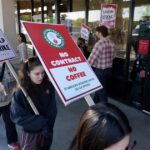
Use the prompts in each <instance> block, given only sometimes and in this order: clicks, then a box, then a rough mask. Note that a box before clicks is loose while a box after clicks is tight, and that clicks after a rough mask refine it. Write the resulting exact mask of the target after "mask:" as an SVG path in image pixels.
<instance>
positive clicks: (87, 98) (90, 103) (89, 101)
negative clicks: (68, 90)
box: [84, 95, 95, 106]
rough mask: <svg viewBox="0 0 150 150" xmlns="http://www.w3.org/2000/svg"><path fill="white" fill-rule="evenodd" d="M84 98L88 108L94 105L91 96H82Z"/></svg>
mask: <svg viewBox="0 0 150 150" xmlns="http://www.w3.org/2000/svg"><path fill="white" fill-rule="evenodd" d="M84 98H85V100H86V102H87V103H88V105H89V106H93V105H95V103H94V101H93V99H92V97H91V95H86V96H84Z"/></svg>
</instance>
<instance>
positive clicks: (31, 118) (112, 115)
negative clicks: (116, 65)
mask: <svg viewBox="0 0 150 150" xmlns="http://www.w3.org/2000/svg"><path fill="white" fill-rule="evenodd" d="M96 35H97V37H98V38H99V40H98V42H97V43H96V44H95V46H94V47H93V50H92V52H91V54H90V55H89V53H86V52H85V51H86V46H85V41H84V40H83V39H82V38H79V39H78V42H77V44H78V46H79V48H81V50H82V51H83V53H84V54H85V57H86V58H87V59H88V62H89V64H90V65H91V67H92V68H93V70H94V72H95V74H96V75H97V77H98V79H99V80H100V82H101V83H102V85H103V89H102V90H100V91H97V92H96V93H95V96H94V102H95V103H96V104H95V105H94V106H91V107H89V108H88V109H87V110H86V111H85V112H84V114H83V115H82V117H81V119H80V122H79V125H78V127H77V132H76V135H75V137H74V138H73V141H72V143H71V144H70V147H69V149H70V150H129V143H130V135H131V132H132V129H131V126H130V124H129V122H128V119H127V117H126V116H125V114H124V113H123V112H122V111H121V110H120V109H119V108H117V107H116V106H114V105H112V104H109V103H108V99H107V92H106V80H107V78H108V77H109V76H110V75H111V69H112V62H113V59H114V57H115V44H114V43H113V42H112V41H111V40H110V38H109V33H108V29H107V28H106V27H105V26H100V27H97V28H96ZM19 41H20V45H19V46H18V50H19V54H20V61H21V63H22V66H21V67H20V69H19V71H18V77H19V81H20V86H21V87H23V88H24V89H25V91H26V93H27V96H25V95H24V93H23V92H22V90H21V88H20V87H19V86H18V85H17V84H16V82H15V80H14V78H13V77H12V75H11V73H10V71H9V69H8V68H7V66H5V64H3V65H2V67H1V74H0V79H1V77H2V79H1V80H0V81H1V84H0V114H2V116H3V120H4V122H5V127H6V137H7V142H8V146H9V148H11V149H14V150H49V149H50V147H51V144H52V141H53V128H54V124H55V119H56V117H57V106H56V100H55V89H54V87H53V85H52V83H51V82H50V80H49V79H48V76H47V75H46V73H45V71H44V68H43V66H42V64H41V62H40V60H39V59H38V57H36V56H34V57H31V58H28V56H27V49H26V39H25V37H24V35H23V34H20V36H19ZM13 87H15V89H14V88H13ZM13 89H14V90H13ZM12 90H13V92H10V91H12ZM28 97H30V98H31V100H32V102H33V104H34V105H35V107H36V108H37V110H38V113H39V114H35V112H34V111H33V109H32V107H31V106H30V104H29V103H28ZM15 125H19V126H21V127H22V132H21V134H20V135H19V138H18V135H17V130H16V127H15Z"/></svg>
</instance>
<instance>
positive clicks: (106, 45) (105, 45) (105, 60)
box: [88, 26, 116, 103]
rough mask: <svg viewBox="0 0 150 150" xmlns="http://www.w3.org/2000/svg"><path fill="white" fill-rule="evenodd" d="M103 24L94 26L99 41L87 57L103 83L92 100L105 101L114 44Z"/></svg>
mask: <svg viewBox="0 0 150 150" xmlns="http://www.w3.org/2000/svg"><path fill="white" fill-rule="evenodd" d="M108 35H109V34H108V29H107V27H105V26H99V27H97V28H96V36H97V37H98V38H99V41H98V42H97V43H96V44H95V46H94V48H93V50H92V52H91V54H90V56H89V58H88V62H89V64H90V65H91V66H92V67H93V68H94V71H95V74H96V75H97V77H98V79H99V81H100V82H101V84H102V85H103V89H101V90H100V91H97V92H95V96H94V102H95V103H98V102H102V101H103V102H107V93H106V81H107V79H108V77H109V76H110V75H111V70H112V64H113V59H114V57H115V54H116V52H115V50H116V48H115V44H114V42H113V41H111V40H110V38H109V36H108Z"/></svg>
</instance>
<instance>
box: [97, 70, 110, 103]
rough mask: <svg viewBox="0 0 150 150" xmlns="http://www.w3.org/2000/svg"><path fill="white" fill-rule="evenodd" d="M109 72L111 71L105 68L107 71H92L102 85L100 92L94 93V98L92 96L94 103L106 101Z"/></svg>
mask: <svg viewBox="0 0 150 150" xmlns="http://www.w3.org/2000/svg"><path fill="white" fill-rule="evenodd" d="M111 70H112V69H111V68H107V69H97V68H95V69H94V72H95V74H96V76H97V78H98V79H99V81H100V82H101V84H102V85H103V88H102V89H101V90H99V91H96V92H95V96H94V102H95V103H99V102H107V101H108V99H107V91H106V82H107V80H108V78H109V77H110V76H111Z"/></svg>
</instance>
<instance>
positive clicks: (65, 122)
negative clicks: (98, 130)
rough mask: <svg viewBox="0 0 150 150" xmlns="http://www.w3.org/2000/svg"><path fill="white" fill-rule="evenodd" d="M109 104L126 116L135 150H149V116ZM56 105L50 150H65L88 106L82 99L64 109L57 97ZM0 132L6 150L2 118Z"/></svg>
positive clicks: (1, 144)
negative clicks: (55, 117)
mask: <svg viewBox="0 0 150 150" xmlns="http://www.w3.org/2000/svg"><path fill="white" fill-rule="evenodd" d="M109 102H110V103H113V104H115V105H117V106H118V107H119V108H120V109H121V110H123V111H124V112H125V114H126V115H127V116H128V118H129V121H130V123H131V126H132V128H133V134H132V140H136V141H137V145H136V147H135V150H149V149H150V148H149V147H150V142H149V138H150V116H147V115H145V114H143V113H142V112H140V111H139V110H136V109H134V108H132V107H129V106H126V105H125V104H122V103H119V102H117V101H114V100H112V99H110V100H109ZM57 104H58V116H57V119H56V123H55V128H54V140H53V144H52V148H51V150H67V149H68V147H69V145H70V142H71V141H72V138H73V135H74V133H75V129H76V127H77V124H78V122H79V118H80V116H81V114H82V113H83V112H84V110H85V109H86V108H87V107H88V105H87V103H86V102H85V100H83V99H82V100H79V101H77V102H74V103H72V104H70V105H69V106H67V107H65V106H64V105H63V104H62V102H61V100H60V99H59V97H58V96H57ZM0 131H1V132H0V139H1V140H0V150H8V147H7V143H6V137H5V128H4V123H3V121H2V117H1V118H0ZM18 133H20V128H18Z"/></svg>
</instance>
